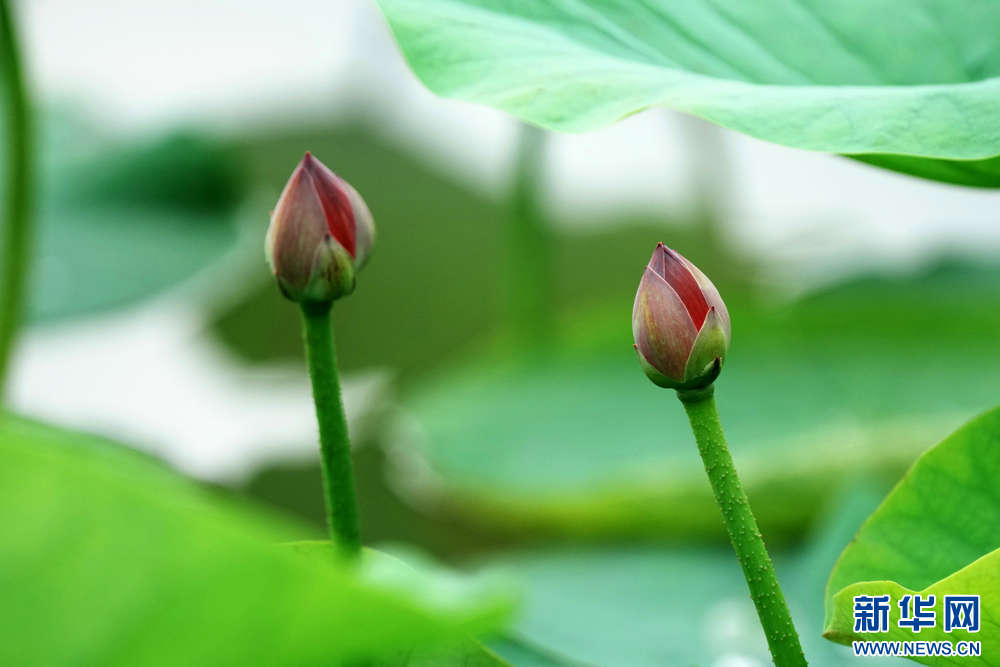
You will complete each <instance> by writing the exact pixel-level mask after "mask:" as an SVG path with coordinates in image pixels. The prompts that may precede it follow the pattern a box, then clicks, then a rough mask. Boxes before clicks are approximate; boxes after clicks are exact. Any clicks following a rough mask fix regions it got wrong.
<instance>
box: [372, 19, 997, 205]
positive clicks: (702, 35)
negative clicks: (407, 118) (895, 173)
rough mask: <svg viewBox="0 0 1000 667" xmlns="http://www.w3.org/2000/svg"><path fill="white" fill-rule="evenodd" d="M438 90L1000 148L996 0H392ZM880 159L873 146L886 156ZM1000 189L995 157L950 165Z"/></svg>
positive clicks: (564, 126) (539, 119)
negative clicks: (916, 0)
mask: <svg viewBox="0 0 1000 667" xmlns="http://www.w3.org/2000/svg"><path fill="white" fill-rule="evenodd" d="M380 4H381V6H382V9H383V11H384V12H385V15H386V18H387V19H388V21H389V25H390V26H391V28H392V30H393V32H394V34H395V36H396V39H397V40H398V42H399V44H400V45H401V47H402V49H403V53H404V54H405V56H406V58H407V60H408V61H409V63H410V66H411V67H412V68H413V69H414V71H415V72H416V73H417V75H418V76H419V77H420V78H421V79H422V80H423V82H424V83H425V84H426V85H427V86H428V87H429V88H430V89H431V90H432V91H434V92H435V93H437V94H439V95H442V96H444V97H451V98H456V99H462V100H468V101H471V102H478V103H482V104H487V105H490V106H494V107H497V108H499V109H502V110H504V111H508V112H510V113H512V114H514V115H517V116H519V117H521V118H524V119H526V120H528V121H530V122H533V123H536V124H538V125H541V126H543V127H548V128H553V129H557V130H565V131H572V132H578V131H587V130H592V129H596V128H599V127H601V126H604V125H607V124H609V123H612V122H614V121H616V120H618V119H620V118H623V117H624V116H627V115H629V114H631V113H635V112H637V111H641V110H642V109H645V108H647V107H651V106H665V107H670V108H673V109H678V110H681V111H685V112H689V113H692V114H696V115H699V116H702V117H704V118H707V119H709V120H711V121H714V122H716V123H719V124H720V125H724V126H726V127H731V128H733V129H735V130H738V131H740V132H744V133H746V134H749V135H751V136H754V137H758V138H760V139H764V140H767V141H772V142H775V143H779V144H784V145H787V146H794V147H797V148H806V149H810V150H816V151H827V152H832V153H844V154H851V155H859V154H889V155H898V156H916V157H923V158H938V159H944V160H963V161H965V160H973V161H979V160H983V159H984V158H992V157H994V156H997V155H1000V128H998V127H997V124H996V123H995V121H994V109H995V108H996V106H997V104H998V101H1000V79H997V78H995V77H997V76H1000V48H998V47H997V46H996V40H995V37H994V36H995V34H996V33H997V31H998V30H1000V7H998V6H997V5H996V3H994V2H991V1H990V0H962V1H959V2H955V1H951V0H930V1H928V2H922V3H920V4H915V3H912V2H905V0H877V1H874V2H872V1H869V0H807V1H805V2H802V1H795V0H752V1H750V2H739V3H726V2H719V1H717V0H694V1H690V2H671V1H670V0H651V1H648V2H639V1H638V0H580V1H576V2H552V1H545V2H539V1H538V0H380ZM876 161H877V159H876ZM884 166H888V167H890V168H896V169H899V170H900V171H905V172H908V173H918V174H921V175H924V176H928V177H931V178H938V179H940V180H946V181H953V182H960V183H968V184H970V185H981V186H989V187H997V186H998V185H1000V165H998V163H997V161H995V160H994V161H987V162H977V163H974V164H973V165H971V166H969V167H968V168H967V170H968V171H969V172H971V173H966V168H959V169H954V170H951V169H949V168H948V167H945V166H943V165H941V164H939V163H932V164H921V161H920V160H917V159H914V158H912V157H911V158H907V159H902V158H897V159H894V160H889V161H886V162H885V163H884Z"/></svg>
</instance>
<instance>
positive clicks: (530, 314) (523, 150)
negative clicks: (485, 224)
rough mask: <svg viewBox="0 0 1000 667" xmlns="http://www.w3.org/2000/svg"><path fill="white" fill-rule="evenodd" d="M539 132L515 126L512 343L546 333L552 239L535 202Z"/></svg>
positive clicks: (541, 338) (539, 341)
mask: <svg viewBox="0 0 1000 667" xmlns="http://www.w3.org/2000/svg"><path fill="white" fill-rule="evenodd" d="M544 149H545V132H544V131H543V130H541V129H539V128H537V127H534V126H531V125H523V126H522V127H521V140H520V145H519V148H518V156H517V167H516V174H515V181H514V191H513V194H512V201H511V209H510V214H509V215H510V227H509V231H508V233H509V247H508V251H507V273H508V276H507V280H508V289H509V292H508V295H507V296H508V307H509V309H510V317H511V325H512V329H513V333H514V337H515V341H517V342H518V343H522V344H527V346H528V347H534V346H538V345H544V344H545V343H546V342H547V341H548V340H549V339H550V337H551V334H552V308H551V300H552V239H551V233H550V231H549V229H548V227H547V225H546V223H545V217H544V215H543V213H542V209H541V205H540V203H539V190H540V184H541V180H542V167H543V164H542V158H543V156H544Z"/></svg>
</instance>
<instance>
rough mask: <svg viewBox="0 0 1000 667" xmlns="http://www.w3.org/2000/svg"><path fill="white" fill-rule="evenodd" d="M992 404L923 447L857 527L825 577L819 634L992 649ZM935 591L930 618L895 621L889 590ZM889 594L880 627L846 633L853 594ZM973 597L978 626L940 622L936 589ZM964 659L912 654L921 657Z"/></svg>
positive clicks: (997, 414) (995, 532)
mask: <svg viewBox="0 0 1000 667" xmlns="http://www.w3.org/2000/svg"><path fill="white" fill-rule="evenodd" d="M998 478H1000V409H994V410H991V411H990V412H987V413H986V414H984V415H982V416H980V417H977V418H976V419H974V420H973V421H971V422H969V423H968V424H966V425H965V426H963V427H962V428H961V429H959V430H958V431H956V432H955V433H953V434H952V435H950V436H948V437H947V438H945V440H943V441H942V442H941V443H940V444H939V445H937V446H936V447H934V448H933V449H931V450H930V451H928V452H927V453H926V454H924V455H923V456H922V457H921V458H920V459H919V460H918V461H917V463H916V464H914V466H913V468H912V469H911V470H910V472H909V473H908V474H907V475H906V477H905V478H904V479H903V480H902V481H901V482H900V483H899V485H898V486H897V487H896V488H895V489H894V490H893V492H892V493H891V494H890V495H889V497H888V498H886V500H885V501H884V502H883V503H882V505H881V506H880V507H879V508H878V510H876V511H875V513H874V514H872V516H871V517H870V518H869V519H868V521H867V522H866V523H865V524H864V526H862V528H861V530H860V531H859V532H858V535H857V537H856V538H855V539H854V541H853V542H851V544H850V546H848V548H847V549H846V550H845V551H844V553H843V555H842V556H841V557H840V560H839V561H838V562H837V566H836V568H835V569H834V570H833V573H832V575H831V576H830V581H829V584H828V586H827V596H826V614H827V619H826V630H825V634H826V636H827V637H829V638H830V639H833V640H834V641H838V642H843V643H848V642H850V641H852V640H856V639H862V638H864V639H889V640H909V641H912V640H914V639H920V640H925V639H926V640H929V641H934V640H944V639H950V640H954V641H959V640H965V639H972V640H980V641H982V643H983V646H982V662H983V664H997V658H996V655H997V651H998V650H1000V617H998V616H997V610H998V609H1000V580H998V578H997V571H998V567H1000V528H998V527H1000V486H998V484H997V479H998ZM914 591H916V592H921V594H923V595H927V594H935V595H936V596H937V605H936V607H935V610H936V612H937V621H938V622H937V625H936V626H935V627H933V628H924V629H922V630H921V632H920V635H919V636H916V635H914V634H913V633H912V632H911V631H910V630H909V629H904V628H899V627H898V626H897V625H896V621H897V620H898V619H899V613H900V610H899V608H898V606H896V604H895V603H896V602H897V601H898V599H899V597H900V596H902V595H905V594H907V593H913V592H914ZM872 593H874V594H876V595H882V594H885V593H889V594H891V595H892V600H893V605H892V607H891V608H890V619H889V633H888V634H870V635H862V634H860V633H858V634H856V633H854V615H853V599H852V598H853V596H854V595H862V594H872ZM945 594H952V595H962V594H970V595H980V596H981V603H980V610H981V614H982V619H981V631H980V632H978V633H976V634H975V635H970V633H968V632H967V631H965V630H953V631H952V633H951V635H948V634H945V633H944V628H943V619H944V615H943V611H942V606H943V603H944V600H943V595H945ZM967 661H968V658H964V659H962V658H957V657H956V658H951V659H945V658H941V657H934V658H926V659H920V662H924V663H926V664H932V665H938V664H946V663H949V662H950V663H962V662H967Z"/></svg>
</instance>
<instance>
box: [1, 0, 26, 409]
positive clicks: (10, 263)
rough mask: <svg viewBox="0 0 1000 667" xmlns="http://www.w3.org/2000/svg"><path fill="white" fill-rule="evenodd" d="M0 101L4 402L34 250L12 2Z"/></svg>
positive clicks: (4, 24) (4, 1)
mask: <svg viewBox="0 0 1000 667" xmlns="http://www.w3.org/2000/svg"><path fill="white" fill-rule="evenodd" d="M0 87H2V88H0V99H2V100H4V114H3V115H4V116H6V123H5V126H6V134H7V137H6V141H5V142H4V143H6V146H7V164H6V166H5V168H4V169H3V173H5V174H6V181H7V182H6V185H5V187H4V199H5V207H4V212H3V223H4V238H3V250H2V252H3V269H2V271H3V274H2V282H0V396H2V393H3V388H4V385H5V381H6V378H7V371H8V368H9V366H10V358H11V352H12V350H13V347H14V342H15V340H16V338H17V332H18V329H19V328H20V326H21V322H22V319H23V317H24V312H23V311H24V301H25V292H26V290H27V286H28V278H27V276H28V269H29V252H28V251H29V248H30V246H31V236H32V230H31V197H32V191H33V183H32V162H31V116H30V112H29V108H28V94H27V91H26V89H25V83H24V71H23V69H22V66H21V54H20V49H19V48H18V40H17V30H16V29H15V26H14V17H13V14H12V12H11V9H10V5H9V3H8V0H0Z"/></svg>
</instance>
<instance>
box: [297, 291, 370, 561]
mask: <svg viewBox="0 0 1000 667" xmlns="http://www.w3.org/2000/svg"><path fill="white" fill-rule="evenodd" d="M332 310H333V304H332V303H328V302H323V303H316V302H303V303H302V322H303V337H304V339H305V346H306V360H307V362H308V365H309V379H310V381H311V382H312V391H313V401H314V402H315V404H316V419H317V421H318V422H319V446H320V454H321V459H322V469H323V495H324V497H325V499H326V518H327V525H328V527H329V530H330V536H331V538H332V539H333V541H334V543H336V544H337V545H338V546H339V547H340V548H341V549H342V550H343V551H344V553H346V554H349V555H351V556H356V555H358V554H359V553H360V551H361V527H360V522H359V521H358V501H357V497H356V495H355V491H354V470H353V468H352V465H351V442H350V440H349V438H348V435H347V416H346V415H345V413H344V402H343V399H342V397H341V391H340V374H339V373H338V372H337V352H336V347H335V344H334V338H333V323H332V319H331V312H332Z"/></svg>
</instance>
